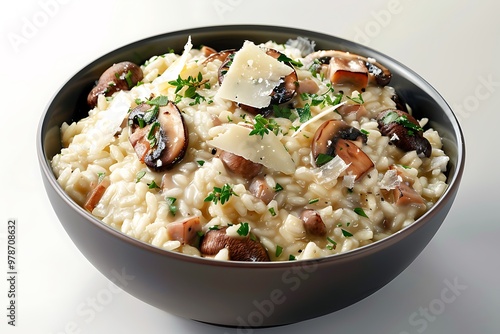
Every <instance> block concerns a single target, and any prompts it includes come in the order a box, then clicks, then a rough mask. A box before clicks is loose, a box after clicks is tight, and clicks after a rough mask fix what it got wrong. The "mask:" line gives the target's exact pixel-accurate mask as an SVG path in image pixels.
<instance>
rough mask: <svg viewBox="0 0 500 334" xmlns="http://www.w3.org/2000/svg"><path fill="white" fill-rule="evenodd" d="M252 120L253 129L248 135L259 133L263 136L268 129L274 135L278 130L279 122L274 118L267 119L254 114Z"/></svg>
mask: <svg viewBox="0 0 500 334" xmlns="http://www.w3.org/2000/svg"><path fill="white" fill-rule="evenodd" d="M254 121H255V124H254V126H253V130H252V131H250V133H249V135H250V136H254V135H259V136H260V137H261V138H264V135H267V134H268V133H269V131H272V132H273V133H274V134H275V135H277V134H278V132H279V129H280V128H279V124H278V123H276V121H275V120H274V119H267V118H264V116H262V115H256V116H255V118H254Z"/></svg>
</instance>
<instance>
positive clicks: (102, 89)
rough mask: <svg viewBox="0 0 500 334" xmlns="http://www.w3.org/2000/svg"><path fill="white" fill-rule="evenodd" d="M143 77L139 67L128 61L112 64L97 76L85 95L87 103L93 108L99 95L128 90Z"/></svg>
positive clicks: (109, 94)
mask: <svg viewBox="0 0 500 334" xmlns="http://www.w3.org/2000/svg"><path fill="white" fill-rule="evenodd" d="M143 78H144V74H143V73H142V70H141V68H140V67H139V66H137V65H136V64H134V63H132V62H130V61H123V62H120V63H116V64H113V65H112V66H111V67H109V68H108V69H107V70H106V71H104V72H103V73H102V74H101V76H100V77H99V80H98V81H97V84H96V86H95V87H94V88H92V90H91V91H90V93H89V95H88V96H87V104H88V105H89V106H90V107H92V108H93V107H95V106H96V105H97V98H98V97H99V95H101V94H104V95H105V96H111V95H113V93H115V92H117V91H120V90H130V89H131V88H132V87H134V86H135V85H137V83H138V82H139V81H141V80H142V79H143Z"/></svg>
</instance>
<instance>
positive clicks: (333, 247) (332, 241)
mask: <svg viewBox="0 0 500 334" xmlns="http://www.w3.org/2000/svg"><path fill="white" fill-rule="evenodd" d="M326 240H327V241H328V242H329V244H328V245H326V248H328V249H329V250H332V249H335V247H337V243H336V242H335V240H333V239H332V238H330V237H326Z"/></svg>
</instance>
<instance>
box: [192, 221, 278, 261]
mask: <svg viewBox="0 0 500 334" xmlns="http://www.w3.org/2000/svg"><path fill="white" fill-rule="evenodd" d="M226 229H227V227H223V228H221V229H218V230H210V231H208V232H207V233H206V234H205V236H204V237H203V239H202V241H201V245H200V252H201V253H202V254H203V255H209V256H213V255H216V254H217V253H218V252H219V251H220V250H221V249H223V248H227V250H228V252H229V259H230V260H231V261H250V262H262V261H270V259H269V254H267V251H266V249H265V248H264V246H262V244H261V243H260V242H259V241H257V240H253V238H250V237H249V236H246V237H241V238H239V237H232V236H228V235H227V234H226Z"/></svg>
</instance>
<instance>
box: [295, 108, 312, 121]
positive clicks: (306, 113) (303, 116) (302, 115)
mask: <svg viewBox="0 0 500 334" xmlns="http://www.w3.org/2000/svg"><path fill="white" fill-rule="evenodd" d="M297 113H298V114H299V120H300V122H301V123H305V122H307V121H308V120H310V119H311V118H312V116H311V107H310V106H309V103H306V105H305V106H304V108H297Z"/></svg>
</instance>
